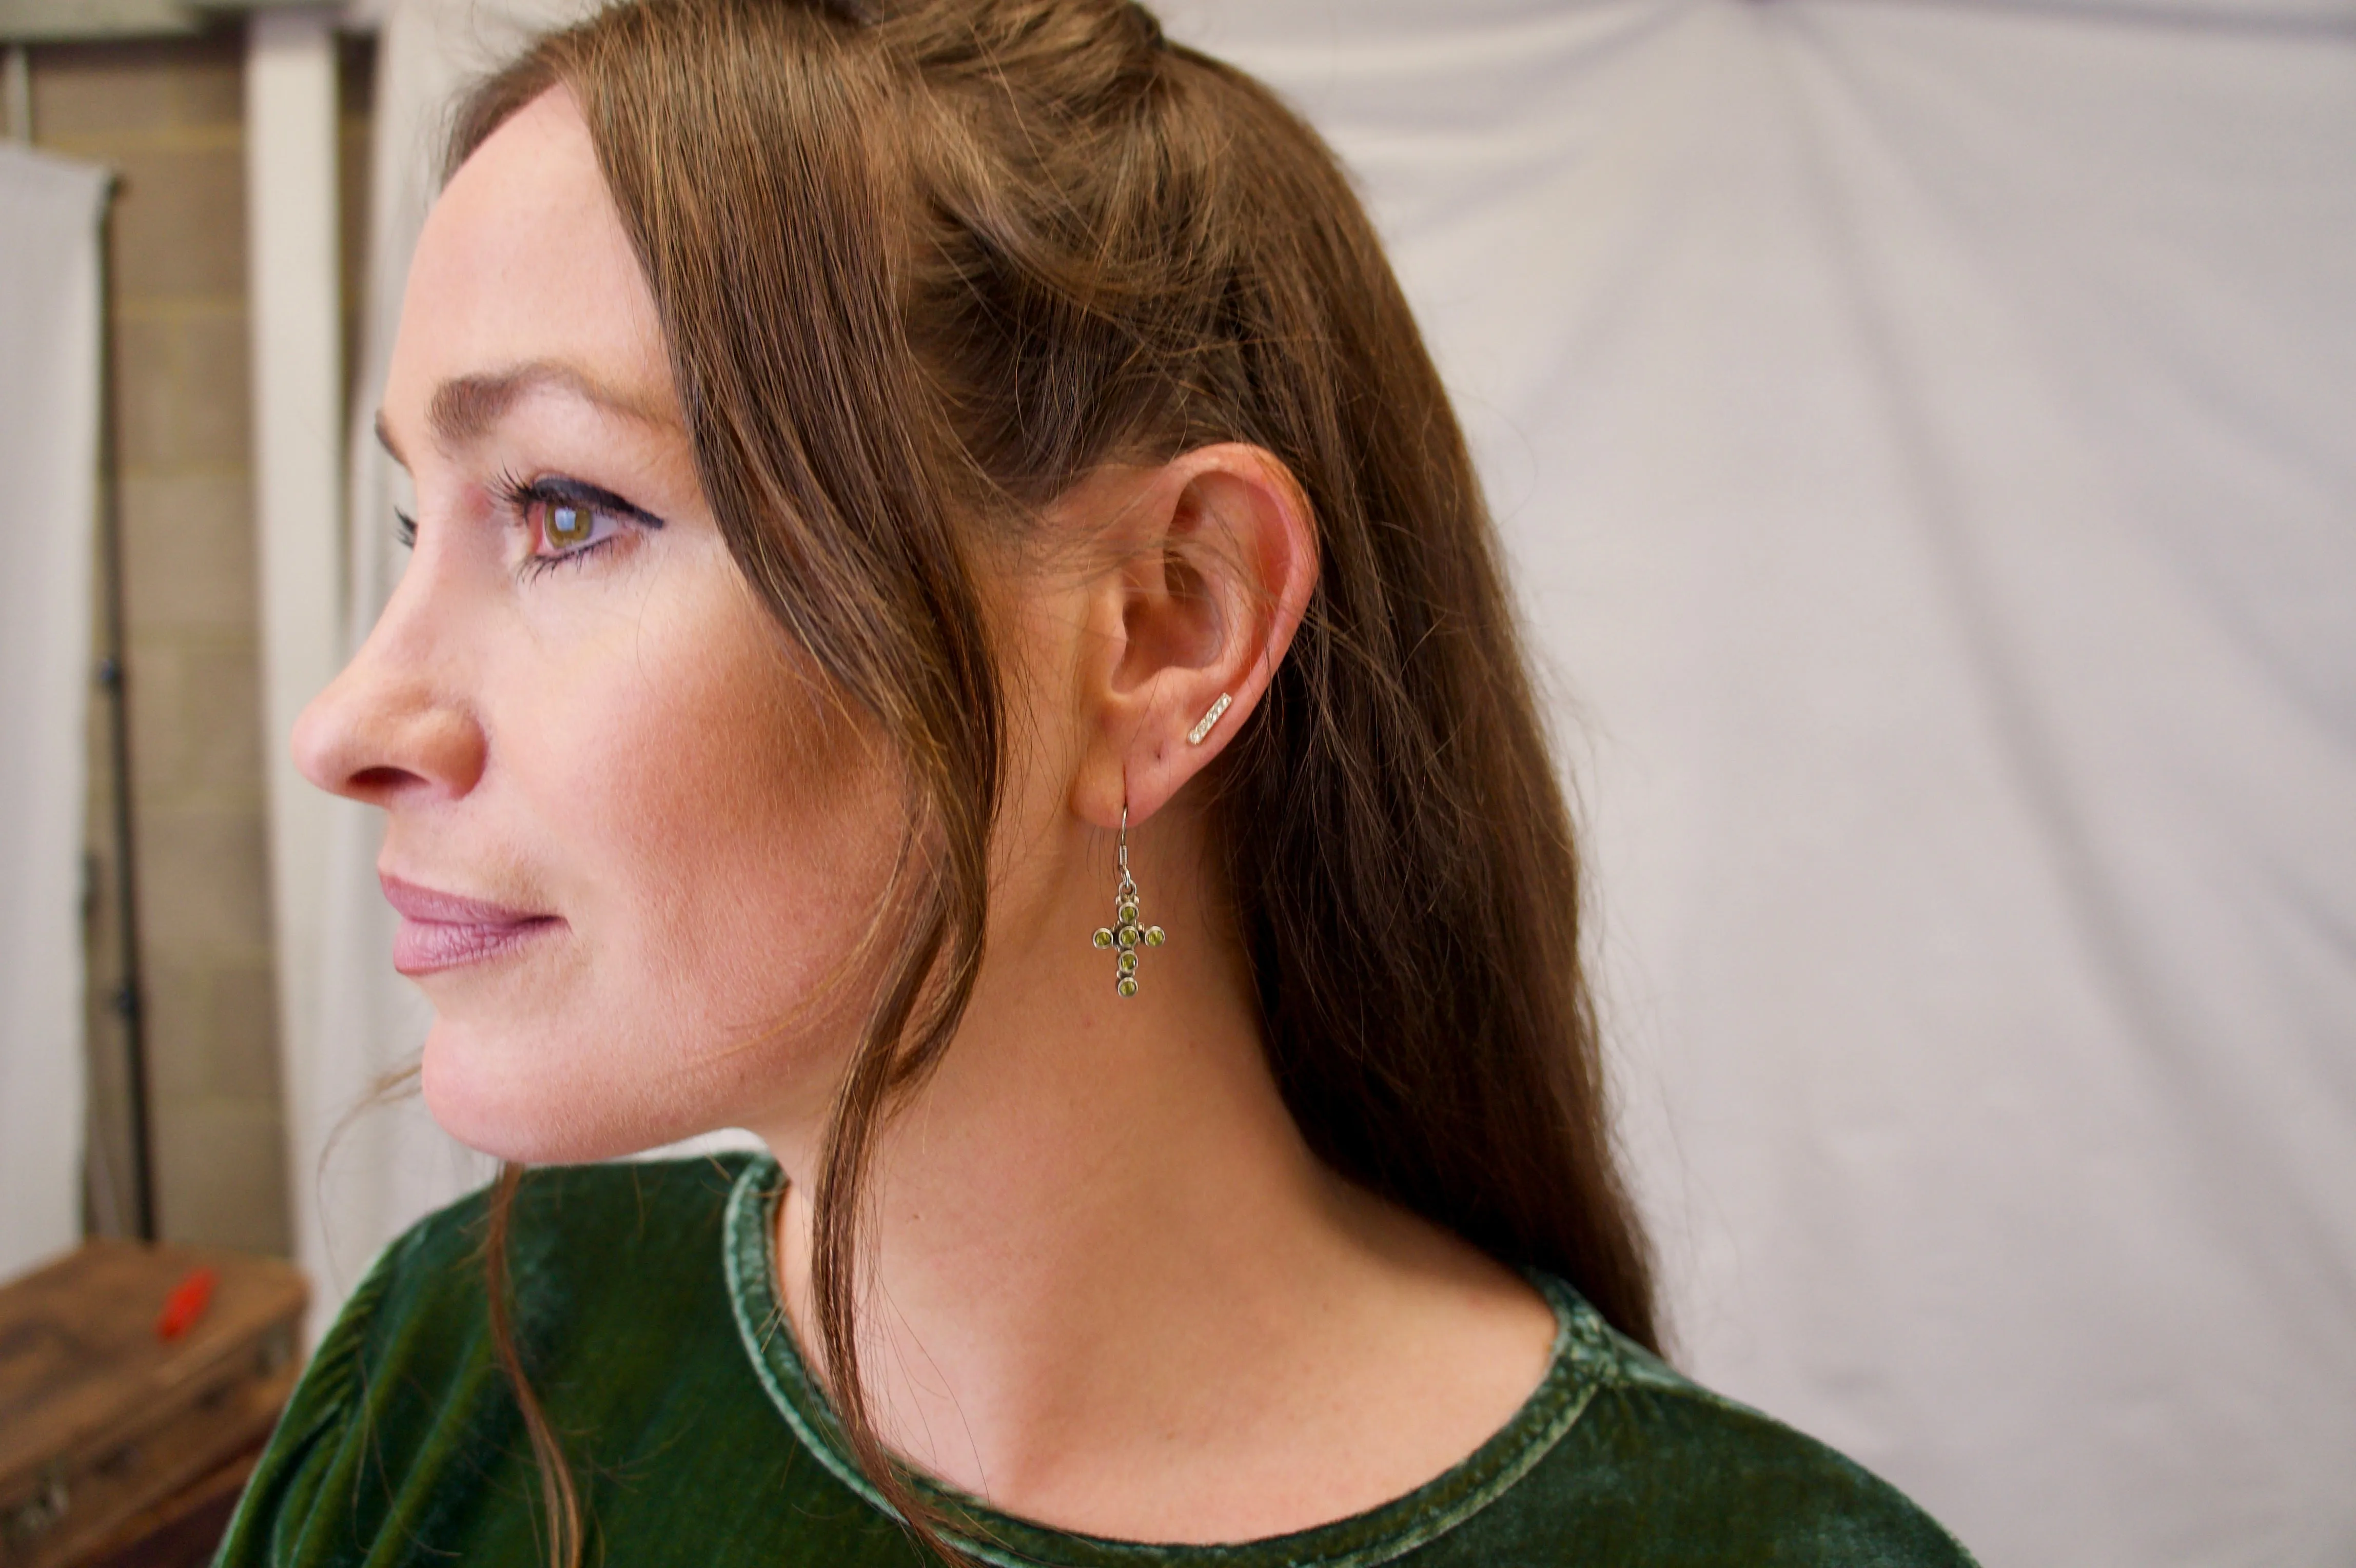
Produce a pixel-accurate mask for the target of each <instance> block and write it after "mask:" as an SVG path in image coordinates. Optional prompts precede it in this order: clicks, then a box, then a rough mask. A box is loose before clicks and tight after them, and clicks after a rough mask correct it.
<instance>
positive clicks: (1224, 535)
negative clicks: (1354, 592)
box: [1072, 443, 1317, 828]
mask: <svg viewBox="0 0 2356 1568" xmlns="http://www.w3.org/2000/svg"><path fill="white" fill-rule="evenodd" d="M1084 497H1085V498H1087V499H1082V498H1084ZM1073 499H1075V500H1076V501H1078V502H1079V503H1080V504H1081V505H1083V506H1087V507H1091V508H1093V509H1096V510H1099V511H1100V513H1101V515H1099V516H1098V517H1097V518H1093V519H1079V520H1076V521H1080V522H1081V523H1082V524H1083V525H1084V526H1085V525H1087V524H1090V523H1093V524H1094V525H1095V526H1097V527H1098V528H1101V529H1103V530H1105V531H1106V532H1107V533H1108V535H1109V536H1110V537H1109V539H1108V542H1109V543H1111V544H1112V545H1113V547H1114V548H1115V549H1116V550H1118V551H1119V558H1118V559H1119V564H1117V565H1115V566H1113V567H1112V568H1110V569H1108V571H1107V572H1106V573H1105V575H1103V577H1102V578H1101V579H1099V580H1098V582H1097V583H1096V584H1094V585H1092V586H1091V588H1090V590H1089V605H1088V608H1087V622H1088V626H1089V629H1090V630H1091V631H1093V632H1095V633H1097V634H1098V635H1097V636H1095V637H1093V638H1091V639H1089V642H1090V652H1089V653H1088V654H1087V655H1086V656H1084V659H1083V665H1082V669H1081V671H1080V676H1081V685H1082V690H1081V693H1080V695H1081V700H1082V706H1083V710H1084V719H1085V721H1086V723H1087V734H1088V740H1087V746H1086V748H1085V752H1084V755H1083V757H1082V759H1081V765H1080V768H1079V772H1078V775H1077V777H1076V778H1075V779H1074V780H1073V789H1072V809H1073V810H1074V811H1076V813H1077V814H1078V815H1079V816H1080V817H1081V818H1082V819H1083V820H1084V821H1087V822H1091V823H1094V824H1095V825H1097V826H1098V827H1105V828H1109V827H1112V826H1113V825H1115V824H1116V823H1118V822H1119V821H1120V813H1121V809H1122V807H1123V805H1124V804H1126V805H1127V807H1128V811H1129V820H1130V823H1131V824H1132V825H1134V824H1136V823H1138V822H1143V821H1144V820H1145V819H1147V818H1148V817H1151V815H1152V814H1153V813H1154V812H1155V811H1159V810H1161V809H1162V806H1163V805H1164V804H1166V803H1167V802H1168V801H1169V800H1170V798H1171V797H1172V796H1173V795H1175V794H1176V793H1177V792H1178V791H1179V789H1181V788H1183V786H1184V785H1185V783H1186V781H1187V780H1188V779H1192V778H1193V777H1194V775H1195V774H1196V773H1198V772H1200V771H1202V769H1203V768H1205V767H1206V766H1207V765H1208V764H1209V763H1210V761H1211V759H1212V758H1213V757H1216V756H1218V755H1219V753H1220V752H1221V751H1222V750H1223V749H1225V748H1226V744H1227V743H1228V742H1229V741H1230V740H1232V739H1234V738H1235V736H1236V735H1237V732H1238V731H1240V730H1241V729H1242V728H1243V726H1244V725H1245V724H1246V723H1248V721H1249V720H1250V718H1251V715H1252V714H1253V712H1254V711H1255V710H1256V709H1257V708H1258V705H1259V701H1260V698H1261V697H1262V696H1263V695H1265V694H1266V693H1267V691H1268V686H1269V681H1270V680H1272V679H1273V678H1274V676H1275V674H1276V667H1277V665H1278V664H1279V662H1280V661H1281V660H1283V658H1284V654H1285V650H1287V649H1288V648H1290V646H1291V643H1292V634H1293V632H1294V631H1295V630H1297V629H1298V628H1299V627H1300V625H1301V616H1302V615H1303V614H1304V613H1305V612H1306V611H1307V609H1308V607H1309V596H1310V593H1311V591H1312V589H1313V588H1314V587H1315V586H1316V584H1317V543H1316V537H1315V533H1314V531H1313V528H1312V522H1311V519H1310V515H1309V499H1308V497H1307V496H1305V495H1304V494H1302V493H1301V486H1300V484H1299V482H1298V481H1296V480H1295V479H1294V478H1293V477H1292V474H1291V471H1290V469H1288V468H1286V467H1285V466H1284V465H1283V464H1282V463H1280V462H1279V461H1278V460H1277V459H1276V458H1275V456H1272V455H1271V454H1269V452H1267V451H1265V450H1263V449H1262V448H1260V447H1258V446H1243V445H1240V444H1235V443H1227V444H1222V445H1219V446H1201V447H1197V448H1195V449H1194V451H1191V452H1187V453H1185V454H1183V455H1182V456H1178V457H1174V458H1173V459H1172V460H1171V461H1170V462H1168V463H1166V464H1164V465H1162V467H1160V468H1157V469H1153V470H1151V471H1150V472H1147V473H1145V474H1144V475H1142V476H1140V477H1138V478H1135V480H1134V481H1133V483H1130V484H1123V485H1121V486H1120V487H1119V493H1118V494H1113V495H1108V494H1106V493H1105V492H1104V491H1103V490H1102V489H1099V488H1098V487H1094V486H1090V485H1087V484H1083V485H1082V486H1081V487H1079V488H1078V489H1077V490H1076V491H1075V492H1074V498H1073ZM1223 697H1224V698H1225V699H1226V708H1225V709H1224V710H1223V711H1222V712H1220V713H1219V714H1218V715H1217V717H1216V718H1215V719H1213V720H1211V722H1210V723H1209V725H1207V727H1204V721H1205V719H1206V718H1207V717H1208V716H1209V715H1210V714H1211V712H1212V710H1213V709H1214V708H1215V707H1216V706H1217V705H1218V703H1219V702H1220V699H1222V698H1223Z"/></svg>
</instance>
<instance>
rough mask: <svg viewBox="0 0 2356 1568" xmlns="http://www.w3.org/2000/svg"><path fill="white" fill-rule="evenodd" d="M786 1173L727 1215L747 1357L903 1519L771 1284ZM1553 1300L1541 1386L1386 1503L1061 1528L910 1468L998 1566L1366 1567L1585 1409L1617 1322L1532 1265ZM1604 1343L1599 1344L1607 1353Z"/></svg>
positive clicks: (1518, 1468) (1496, 1494) (1431, 1535)
mask: <svg viewBox="0 0 2356 1568" xmlns="http://www.w3.org/2000/svg"><path fill="white" fill-rule="evenodd" d="M784 1195H785V1182H784V1179H783V1172H782V1171H781V1170H780V1169H779V1167H778V1165H777V1164H776V1161H775V1160H774V1159H772V1158H770V1157H768V1156H767V1155H759V1156H756V1157H755V1158H754V1159H753V1160H752V1161H750V1162H749V1163H748V1164H747V1165H745V1167H744V1170H742V1171H741V1172H739V1173H738V1175H737V1177H736V1182H735V1185H734V1187H733V1188H732V1189H731V1191H730V1193H729V1196H728V1207H727V1212H726V1215H725V1218H724V1220H723V1227H722V1235H723V1252H724V1262H725V1264H726V1270H727V1280H728V1296H729V1302H730V1305H731V1306H732V1307H733V1308H734V1314H735V1318H736V1328H737V1334H738V1337H740V1339H741V1340H742V1342H743V1344H744V1353H745V1357H746V1359H747V1360H748V1361H749V1362H750V1363H751V1366H752V1369H753V1371H754V1374H755V1377H756V1378H757V1379H758V1380H759V1381H760V1383H761V1385H762V1387H763V1389H764V1390H765V1391H766V1392H767V1394H768V1396H769V1401H770V1402H771V1403H772V1404H773V1405H775V1406H776V1410H777V1412H778V1414H779V1415H781V1416H782V1417H784V1419H785V1422H786V1424H787V1426H788V1427H790V1428H791V1429H792V1430H793V1433H794V1435H795V1436H796V1437H797V1438H798V1440H799V1441H800V1443H801V1444H802V1446H804V1447H805V1448H807V1449H809V1452H810V1454H811V1455H812V1456H813V1457H815V1458H816V1459H817V1460H818V1461H819V1464H820V1465H822V1466H825V1467H826V1469H827V1470H828V1471H829V1472H830V1474H831V1475H832V1476H833V1477H835V1479H836V1480H838V1481H840V1482H841V1483H842V1484H843V1485H844V1486H845V1487H849V1488H850V1489H851V1491H852V1492H854V1493H856V1494H857V1495H858V1496H859V1498H861V1499H862V1501H864V1502H865V1503H866V1504H867V1505H868V1506H869V1507H871V1508H873V1509H877V1510H878V1511H880V1512H882V1513H883V1514H885V1515H887V1516H889V1517H891V1518H893V1519H894V1520H896V1519H898V1518H899V1515H898V1513H897V1511H896V1510H895V1509H893V1508H892V1506H891V1505H890V1504H889V1503H887V1502H885V1501H884V1499H883V1495H882V1494H881V1493H879V1492H878V1491H877V1490H876V1489H875V1487H874V1485H873V1483H872V1482H870V1481H869V1480H868V1478H867V1477H865V1476H864V1475H863V1474H862V1473H861V1471H860V1468H859V1466H858V1465H857V1464H856V1463H855V1462H854V1461H853V1459H852V1458H851V1448H850V1444H849V1443H848V1441H847V1440H846V1439H845V1438H844V1437H843V1435H842V1429H841V1425H840V1424H838V1423H837V1422H836V1420H835V1417H834V1412H833V1410H832V1408H831V1406H830V1405H829V1404H828V1402H827V1400H826V1397H825V1395H824V1394H823V1393H821V1392H820V1391H819V1387H818V1384H817V1382H816V1380H814V1379H813V1378H812V1377H811V1375H810V1371H809V1366H808V1364H807V1363H806V1362H804V1361H803V1359H802V1355H801V1348H800V1347H799V1346H798V1344H797V1343H796V1342H795V1339H794V1332H793V1326H792V1325H791V1323H790V1322H789V1321H788V1320H787V1317H786V1314H785V1307H784V1304H783V1303H782V1302H781V1301H779V1299H778V1295H777V1277H778V1276H777V1260H776V1206H777V1203H778V1201H779V1199H780V1198H782V1197H784ZM1528 1277H1529V1279H1530V1283H1532V1284H1534V1285H1536V1286H1537V1289H1538V1291H1539V1293H1540V1294H1543V1295H1544V1296H1545V1297H1546V1299H1547V1305H1549V1306H1551V1307H1552V1308H1553V1309H1554V1315H1555V1337H1554V1350H1553V1354H1552V1358H1551V1359H1550V1360H1549V1361H1548V1362H1547V1370H1546V1375H1545V1376H1544V1377H1543V1378H1541V1379H1540V1380H1539V1381H1538V1386H1537V1389H1536V1390H1534V1391H1532V1392H1531V1394H1530V1396H1529V1397H1528V1398H1527V1399H1526V1400H1525V1401H1523V1402H1522V1404H1521V1406H1520V1407H1519V1408H1518V1409H1517V1410H1515V1412H1514V1414H1513V1415H1512V1416H1511V1417H1510V1418H1509V1419H1508V1420H1507V1421H1506V1423H1505V1425H1504V1426H1502V1427H1500V1428H1498V1429H1497V1431H1496V1432H1495V1433H1494V1434H1491V1435H1490V1437H1489V1438H1488V1439H1487V1441H1485V1442H1483V1444H1481V1446H1479V1447H1478V1448H1476V1449H1474V1450H1473V1451H1472V1453H1471V1454H1469V1455H1466V1456H1465V1457H1464V1458H1463V1459H1462V1460H1460V1461H1458V1462H1457V1463H1456V1464H1455V1465H1453V1466H1451V1467H1450V1468H1448V1469H1447V1470H1445V1471H1443V1472H1441V1473H1440V1475H1438V1476H1435V1477H1432V1478H1431V1479H1430V1480H1429V1481H1426V1482H1425V1483H1424V1484H1423V1485H1421V1486H1419V1487H1416V1488H1415V1489H1414V1490H1412V1491H1409V1492H1408V1493H1406V1494H1404V1495H1402V1496H1400V1497H1398V1498H1392V1499H1391V1500H1390V1501H1388V1502H1385V1503H1378V1504H1376V1506H1375V1507H1373V1508H1371V1509H1365V1511H1363V1512H1360V1513H1355V1514H1352V1515H1350V1516H1348V1517H1347V1518H1344V1519H1339V1520H1331V1521H1329V1522H1327V1523H1324V1524H1317V1525H1311V1526H1309V1527H1307V1528H1306V1529H1303V1530H1293V1531H1290V1532H1289V1533H1286V1534H1283V1535H1272V1536H1263V1537H1259V1538H1258V1539H1256V1540H1251V1541H1238V1542H1235V1543H1232V1544H1221V1545H1201V1544H1193V1543H1185V1542H1167V1541H1165V1542H1155V1541H1121V1540H1116V1539H1113V1538H1110V1537H1105V1536H1093V1535H1082V1534H1078V1533H1076V1532H1074V1531H1070V1530H1057V1529H1055V1528H1054V1527H1053V1526H1050V1525H1044V1524H1041V1523H1039V1522H1037V1521H1036V1520H1027V1519H1023V1518H1022V1517H1021V1516H1019V1515H1016V1514H1011V1513H1007V1512H1005V1511H1003V1510H1002V1509H997V1508H994V1507H992V1506H991V1504H990V1503H989V1502H987V1501H986V1500H984V1499H983V1498H977V1497H975V1496H973V1495H972V1494H970V1493H969V1492H965V1491H963V1490H960V1489H958V1487H951V1486H949V1485H948V1484H947V1483H945V1482H941V1481H937V1480H935V1479H933V1478H932V1477H928V1476H925V1475H922V1474H912V1475H911V1476H910V1482H911V1484H912V1485H913V1486H914V1487H915V1488H916V1492H917V1493H918V1494H919V1495H920V1496H921V1497H923V1498H924V1499H925V1500H926V1502H927V1503H929V1504H931V1505H932V1506H933V1507H935V1508H937V1509H939V1510H940V1514H941V1520H942V1524H943V1527H944V1528H943V1533H944V1534H945V1535H946V1536H947V1537H948V1540H949V1541H950V1543H951V1544H952V1545H954V1546H956V1547H958V1549H959V1550H960V1551H963V1552H967V1553H969V1554H970V1555H971V1556H972V1557H974V1558H975V1559H976V1560H978V1561H980V1562H984V1563H991V1564H994V1565H997V1568H1040V1565H1042V1564H1054V1565H1056V1568H1144V1565H1146V1564H1151V1565H1153V1568H1370V1565H1371V1564H1375V1563H1388V1562H1391V1561H1393V1560H1394V1559H1397V1558H1398V1557H1401V1556H1404V1555H1406V1554H1407V1553H1408V1552H1412V1551H1414V1550H1415V1549H1416V1548H1418V1547H1419V1546H1422V1545H1424V1544H1425V1543H1427V1542H1429V1541H1433V1540H1436V1539H1438V1538H1439V1537H1440V1536H1441V1535H1444V1534H1446V1533H1447V1532H1448V1531H1450V1530H1454V1529H1455V1528H1456V1527H1457V1526H1459V1525H1461V1524H1462V1523H1463V1522H1464V1521H1465V1520H1469V1519H1471V1518H1472V1516H1473V1515H1475V1514H1477V1513H1479V1512H1480V1511H1481V1510H1482V1509H1484V1508H1487V1507H1488V1506H1489V1505H1490V1504H1491V1503H1493V1502H1494V1501H1496V1500H1497V1499H1498V1498H1501V1497H1503V1496H1504V1495H1505V1493H1506V1492H1507V1491H1509V1490H1511V1489H1512V1487H1513V1486H1514V1484H1515V1482H1517V1481H1519V1480H1520V1479H1521V1478H1522V1477H1524V1476H1526V1475H1527V1474H1528V1473H1529V1472H1530V1470H1531V1469H1533V1468H1534V1467H1535V1466H1537V1463H1538V1462H1539V1461H1540V1460H1541V1459H1543V1458H1545V1457H1546V1455H1547V1452H1548V1451H1550V1450H1551V1449H1552V1448H1553V1447H1554V1445H1555V1444H1557V1443H1558V1442H1560V1441H1561V1439H1562V1437H1563V1434H1566V1433H1568V1432H1569V1430H1570V1428H1571V1427H1572V1426H1573V1425H1574V1424H1575V1423H1577V1422H1578V1420H1579V1418H1580V1415H1581V1413H1583V1412H1585V1410H1586V1408H1587V1404H1588V1402H1589V1400H1590V1398H1591V1397H1592V1396H1593V1394H1594V1392H1595V1391H1596V1389H1597V1388H1598V1387H1599V1386H1600V1383H1601V1378H1600V1376H1599V1374H1600V1373H1601V1372H1602V1371H1603V1365H1602V1364H1603V1363H1609V1362H1610V1361H1612V1359H1614V1358H1612V1357H1611V1355H1610V1353H1609V1350H1608V1347H1607V1345H1606V1343H1605V1340H1606V1338H1607V1337H1608V1335H1609V1330H1608V1329H1604V1328H1603V1327H1602V1326H1601V1321H1600V1320H1598V1319H1596V1318H1595V1315H1594V1309H1593V1308H1592V1307H1590V1306H1589V1305H1587V1304H1586V1302H1584V1301H1583V1300H1581V1299H1580V1296H1579V1295H1578V1294H1577V1293H1576V1292H1574V1291H1573V1290H1572V1289H1571V1288H1570V1287H1569V1285H1568V1284H1565V1283H1563V1282H1561V1281H1560V1280H1558V1279H1555V1278H1554V1277H1553V1276H1551V1275H1548V1274H1544V1273H1537V1272H1535V1271H1532V1272H1530V1273H1529V1276H1528ZM1599 1352H1601V1354H1599Z"/></svg>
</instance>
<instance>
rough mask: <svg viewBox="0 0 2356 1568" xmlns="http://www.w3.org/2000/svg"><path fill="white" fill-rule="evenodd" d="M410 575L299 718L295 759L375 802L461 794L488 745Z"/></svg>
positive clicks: (320, 777) (336, 790)
mask: <svg viewBox="0 0 2356 1568" xmlns="http://www.w3.org/2000/svg"><path fill="white" fill-rule="evenodd" d="M412 585H413V580H412V582H404V583H403V584H402V587H401V588H399V589H396V590H395V591H394V594H393V602H392V603H391V605H388V606H387V607H386V608H385V613H384V616H383V618H381V619H380V620H379V621H378V622H377V625H376V629H375V630H374V631H372V632H370V633H369V639H368V641H367V642H366V643H365V644H364V645H362V647H361V649H360V650H359V652H358V653H356V654H354V655H353V656H352V661H351V662H350V663H349V664H348V665H346V666H345V667H344V670H343V673H341V674H339V675H337V677H336V679H335V680H334V681H333V682H330V683H329V684H328V686H327V690H326V691H324V692H321V693H319V694H318V695H317V696H316V697H314V698H313V699H312V700H311V703H310V705H309V706H308V707H306V708H305V709H304V710H303V715H302V717H300V718H299V719H297V720H296V721H295V736H294V752H295V767H296V768H299V769H301V770H302V774H303V777H304V778H305V779H309V780H310V781H311V782H312V783H314V784H316V785H317V786H318V787H319V788H320V789H325V790H327V791H329V792H330V793H332V794H337V795H344V796H348V797H349V798H351V799H352V800H359V801H361V802H363V803H365V804H367V805H371V806H385V807H391V805H393V804H394V803H395V802H396V801H399V800H408V799H416V800H434V799H455V798H457V797H459V796H463V795H465V794H466V792H467V791H469V790H471V789H474V787H475V786H476V784H477V783H478V782H480V780H481V779H482V776H483V766H484V763H485V761H486V760H487V757H488V756H489V746H488V744H487V738H486V736H485V735H484V732H483V726H482V724H481V722H480V720H479V719H478V717H477V714H476V713H475V711H474V709H473V707H472V704H471V703H468V702H467V700H466V693H464V692H463V691H459V690H454V689H453V688H452V685H451V683H450V682H448V681H447V680H446V679H444V678H442V672H443V671H447V670H448V669H449V668H450V662H451V661H448V660H444V659H441V658H437V657H435V649H434V639H433V637H432V635H431V632H432V628H431V626H430V625H429V624H425V622H424V615H423V607H420V606H418V605H417V604H416V603H415V602H414V601H413V600H412V601H409V602H404V599H405V597H406V595H405V593H404V590H406V589H408V588H410V587H411V586H412Z"/></svg>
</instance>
